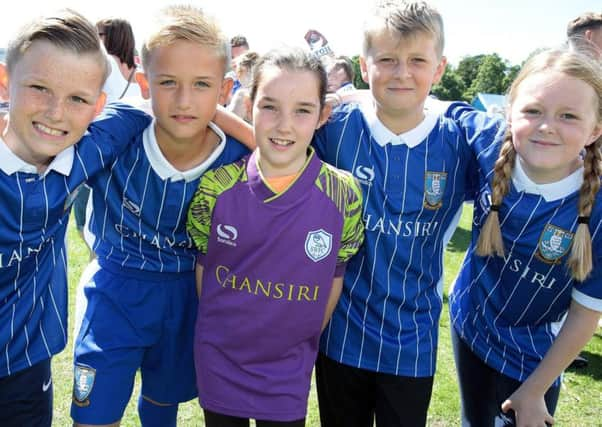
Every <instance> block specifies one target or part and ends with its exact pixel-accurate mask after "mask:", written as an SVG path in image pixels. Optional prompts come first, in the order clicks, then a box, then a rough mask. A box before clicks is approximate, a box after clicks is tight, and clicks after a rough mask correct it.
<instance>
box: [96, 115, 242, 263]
mask: <svg viewBox="0 0 602 427" xmlns="http://www.w3.org/2000/svg"><path fill="white" fill-rule="evenodd" d="M209 126H210V127H211V128H212V129H213V130H214V131H215V132H216V133H217V134H218V135H219V136H220V139H221V142H220V144H219V145H218V146H217V147H216V149H215V150H214V151H213V152H212V153H211V155H210V156H209V158H208V159H207V160H205V161H204V162H203V163H202V164H200V165H198V166H197V167H195V168H192V169H190V170H187V171H184V172H181V171H178V170H177V169H175V168H174V167H173V166H172V165H171V164H170V163H169V162H168V161H167V159H165V157H164V156H163V154H162V153H161V150H160V148H159V145H158V144H157V140H156V137H155V131H154V123H153V124H151V125H150V126H149V127H148V128H147V129H146V130H145V131H144V132H141V133H140V135H138V136H137V138H136V140H135V141H134V142H133V143H132V144H131V145H130V147H129V148H128V149H127V150H126V151H125V152H123V153H122V154H121V155H120V156H119V157H118V159H117V160H116V161H115V162H114V163H113V165H112V166H111V167H110V168H108V169H107V170H105V171H103V172H102V173H100V174H98V175H97V176H96V177H95V178H94V179H93V180H91V181H90V183H89V184H90V186H91V187H92V201H93V213H92V216H91V218H90V221H89V222H88V224H87V227H89V230H90V231H91V234H92V235H93V249H94V252H96V254H97V256H98V261H99V263H100V265H101V266H102V265H103V263H107V262H109V263H112V264H115V265H118V266H121V267H125V268H129V269H138V270H145V271H152V272H169V273H178V272H183V271H194V266H195V255H196V250H195V249H194V245H193V243H192V240H191V239H190V237H189V235H188V234H187V232H186V214H187V212H188V205H189V204H190V201H191V200H192V196H193V195H194V192H195V191H196V188H197V187H198V184H199V179H200V177H201V176H202V174H203V173H204V172H205V171H206V170H207V169H209V168H210V167H217V166H221V165H223V164H227V163H232V162H234V161H236V160H238V159H240V158H241V157H242V156H243V155H244V154H246V153H248V149H247V148H246V147H245V146H243V145H242V144H241V143H239V142H238V141H236V140H234V139H232V138H230V137H226V135H225V134H224V133H223V131H222V130H221V129H219V128H218V127H217V126H215V125H214V124H213V123H210V124H209Z"/></svg>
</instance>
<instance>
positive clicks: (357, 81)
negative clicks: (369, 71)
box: [351, 55, 368, 89]
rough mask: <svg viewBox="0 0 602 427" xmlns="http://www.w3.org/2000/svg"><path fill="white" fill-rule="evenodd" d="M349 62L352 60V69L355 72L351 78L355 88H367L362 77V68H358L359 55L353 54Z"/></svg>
mask: <svg viewBox="0 0 602 427" xmlns="http://www.w3.org/2000/svg"><path fill="white" fill-rule="evenodd" d="M351 62H353V71H354V72H355V77H354V78H353V86H355V87H356V88H357V89H368V84H367V83H366V82H365V81H364V80H363V79H362V70H361V69H360V57H359V55H355V56H353V57H352V58H351Z"/></svg>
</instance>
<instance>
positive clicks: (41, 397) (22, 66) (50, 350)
mask: <svg viewBox="0 0 602 427" xmlns="http://www.w3.org/2000/svg"><path fill="white" fill-rule="evenodd" d="M107 70H108V68H107V63H106V59H105V56H104V52H103V50H102V48H101V42H100V40H99V39H98V36H97V34H96V29H95V28H94V26H93V25H92V24H91V23H89V22H88V21H86V20H85V19H84V18H83V17H82V16H80V15H78V14H76V13H75V12H72V11H68V10H66V11H62V12H60V13H57V14H56V15H50V16H47V17H42V18H39V19H37V20H35V21H33V22H31V23H30V24H29V25H27V26H25V27H23V28H22V29H21V30H20V32H19V33H18V35H17V36H16V37H15V38H14V39H13V40H12V41H11V42H10V44H9V47H8V53H7V58H6V66H4V65H3V64H0V86H2V90H1V91H0V92H4V91H6V92H8V93H9V99H10V106H9V112H8V124H7V126H6V128H5V129H4V131H3V133H2V137H1V138H0V199H1V200H2V203H3V211H2V217H1V218H0V301H1V304H0V323H1V324H2V328H1V329H0V350H1V354H2V356H1V357H0V425H2V426H24V425H27V426H30V425H35V426H50V424H51V421H52V379H51V373H50V360H51V358H52V356H53V355H54V354H56V353H58V352H60V351H61V350H62V349H63V348H64V347H65V345H66V343H67V273H66V269H67V259H66V258H67V254H66V248H65V232H66V229H67V221H68V218H69V213H70V208H71V203H72V202H73V199H74V198H75V195H76V194H77V192H78V191H79V188H80V186H81V185H82V184H83V182H84V181H85V180H86V179H87V178H89V177H91V176H93V175H94V174H95V173H97V172H98V171H99V170H101V169H102V168H104V167H106V166H107V165H109V164H110V163H111V162H112V161H113V159H114V158H115V155H116V154H117V153H118V152H119V151H120V150H122V149H123V148H124V147H125V146H126V144H127V142H128V141H129V137H130V136H132V135H131V134H129V133H128V132H137V131H138V130H139V129H142V128H143V127H144V126H145V125H146V124H147V123H148V118H147V116H146V115H144V114H142V113H137V112H134V111H133V110H132V111H130V112H129V113H128V112H127V111H126V109H110V110H107V111H106V114H105V116H104V118H102V119H101V120H99V121H97V122H96V123H95V124H93V125H92V126H91V127H90V128H89V129H88V131H87V132H86V128H87V127H88V125H89V124H90V122H91V120H92V119H93V118H94V116H95V115H96V114H97V113H98V112H99V111H100V110H101V109H102V107H103V105H104V96H103V95H102V93H101V88H102V85H103V82H104V80H105V78H106V76H107ZM66 76H68V78H67V77H66ZM115 117H122V118H123V119H125V120H114V118H115ZM119 123H121V126H119V125H118V124H119ZM82 137H83V138H82ZM80 138H82V139H81V141H80V142H79V143H77V144H76V142H77V141H78V140H80Z"/></svg>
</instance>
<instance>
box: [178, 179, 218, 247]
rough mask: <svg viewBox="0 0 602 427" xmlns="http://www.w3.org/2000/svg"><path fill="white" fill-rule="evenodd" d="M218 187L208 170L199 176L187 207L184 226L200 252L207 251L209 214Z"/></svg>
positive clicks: (211, 211) (213, 204)
mask: <svg viewBox="0 0 602 427" xmlns="http://www.w3.org/2000/svg"><path fill="white" fill-rule="evenodd" d="M218 193H219V187H218V185H217V181H216V180H215V174H214V173H213V172H212V171H208V172H206V173H205V175H203V177H202V178H201V182H200V183H199V188H197V190H196V193H195V194H194V196H193V198H192V201H191V202H190V207H189V208H188V220H187V222H186V228H187V230H188V234H190V237H191V238H192V241H193V243H194V245H195V246H196V248H197V249H198V250H199V252H200V253H202V254H206V253H207V242H208V241H209V233H210V232H211V216H212V214H213V208H214V207H215V202H216V201H217V196H218Z"/></svg>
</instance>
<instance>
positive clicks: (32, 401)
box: [0, 359, 52, 427]
mask: <svg viewBox="0 0 602 427" xmlns="http://www.w3.org/2000/svg"><path fill="white" fill-rule="evenodd" d="M51 424H52V376H51V371H50V359H47V360H44V361H42V362H40V363H36V364H35V365H33V366H32V367H31V368H27V369H23V370H22V371H19V372H15V373H14V374H12V375H9V376H7V377H2V378H0V426H2V427H21V426H36V427H50V425H51Z"/></svg>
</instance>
